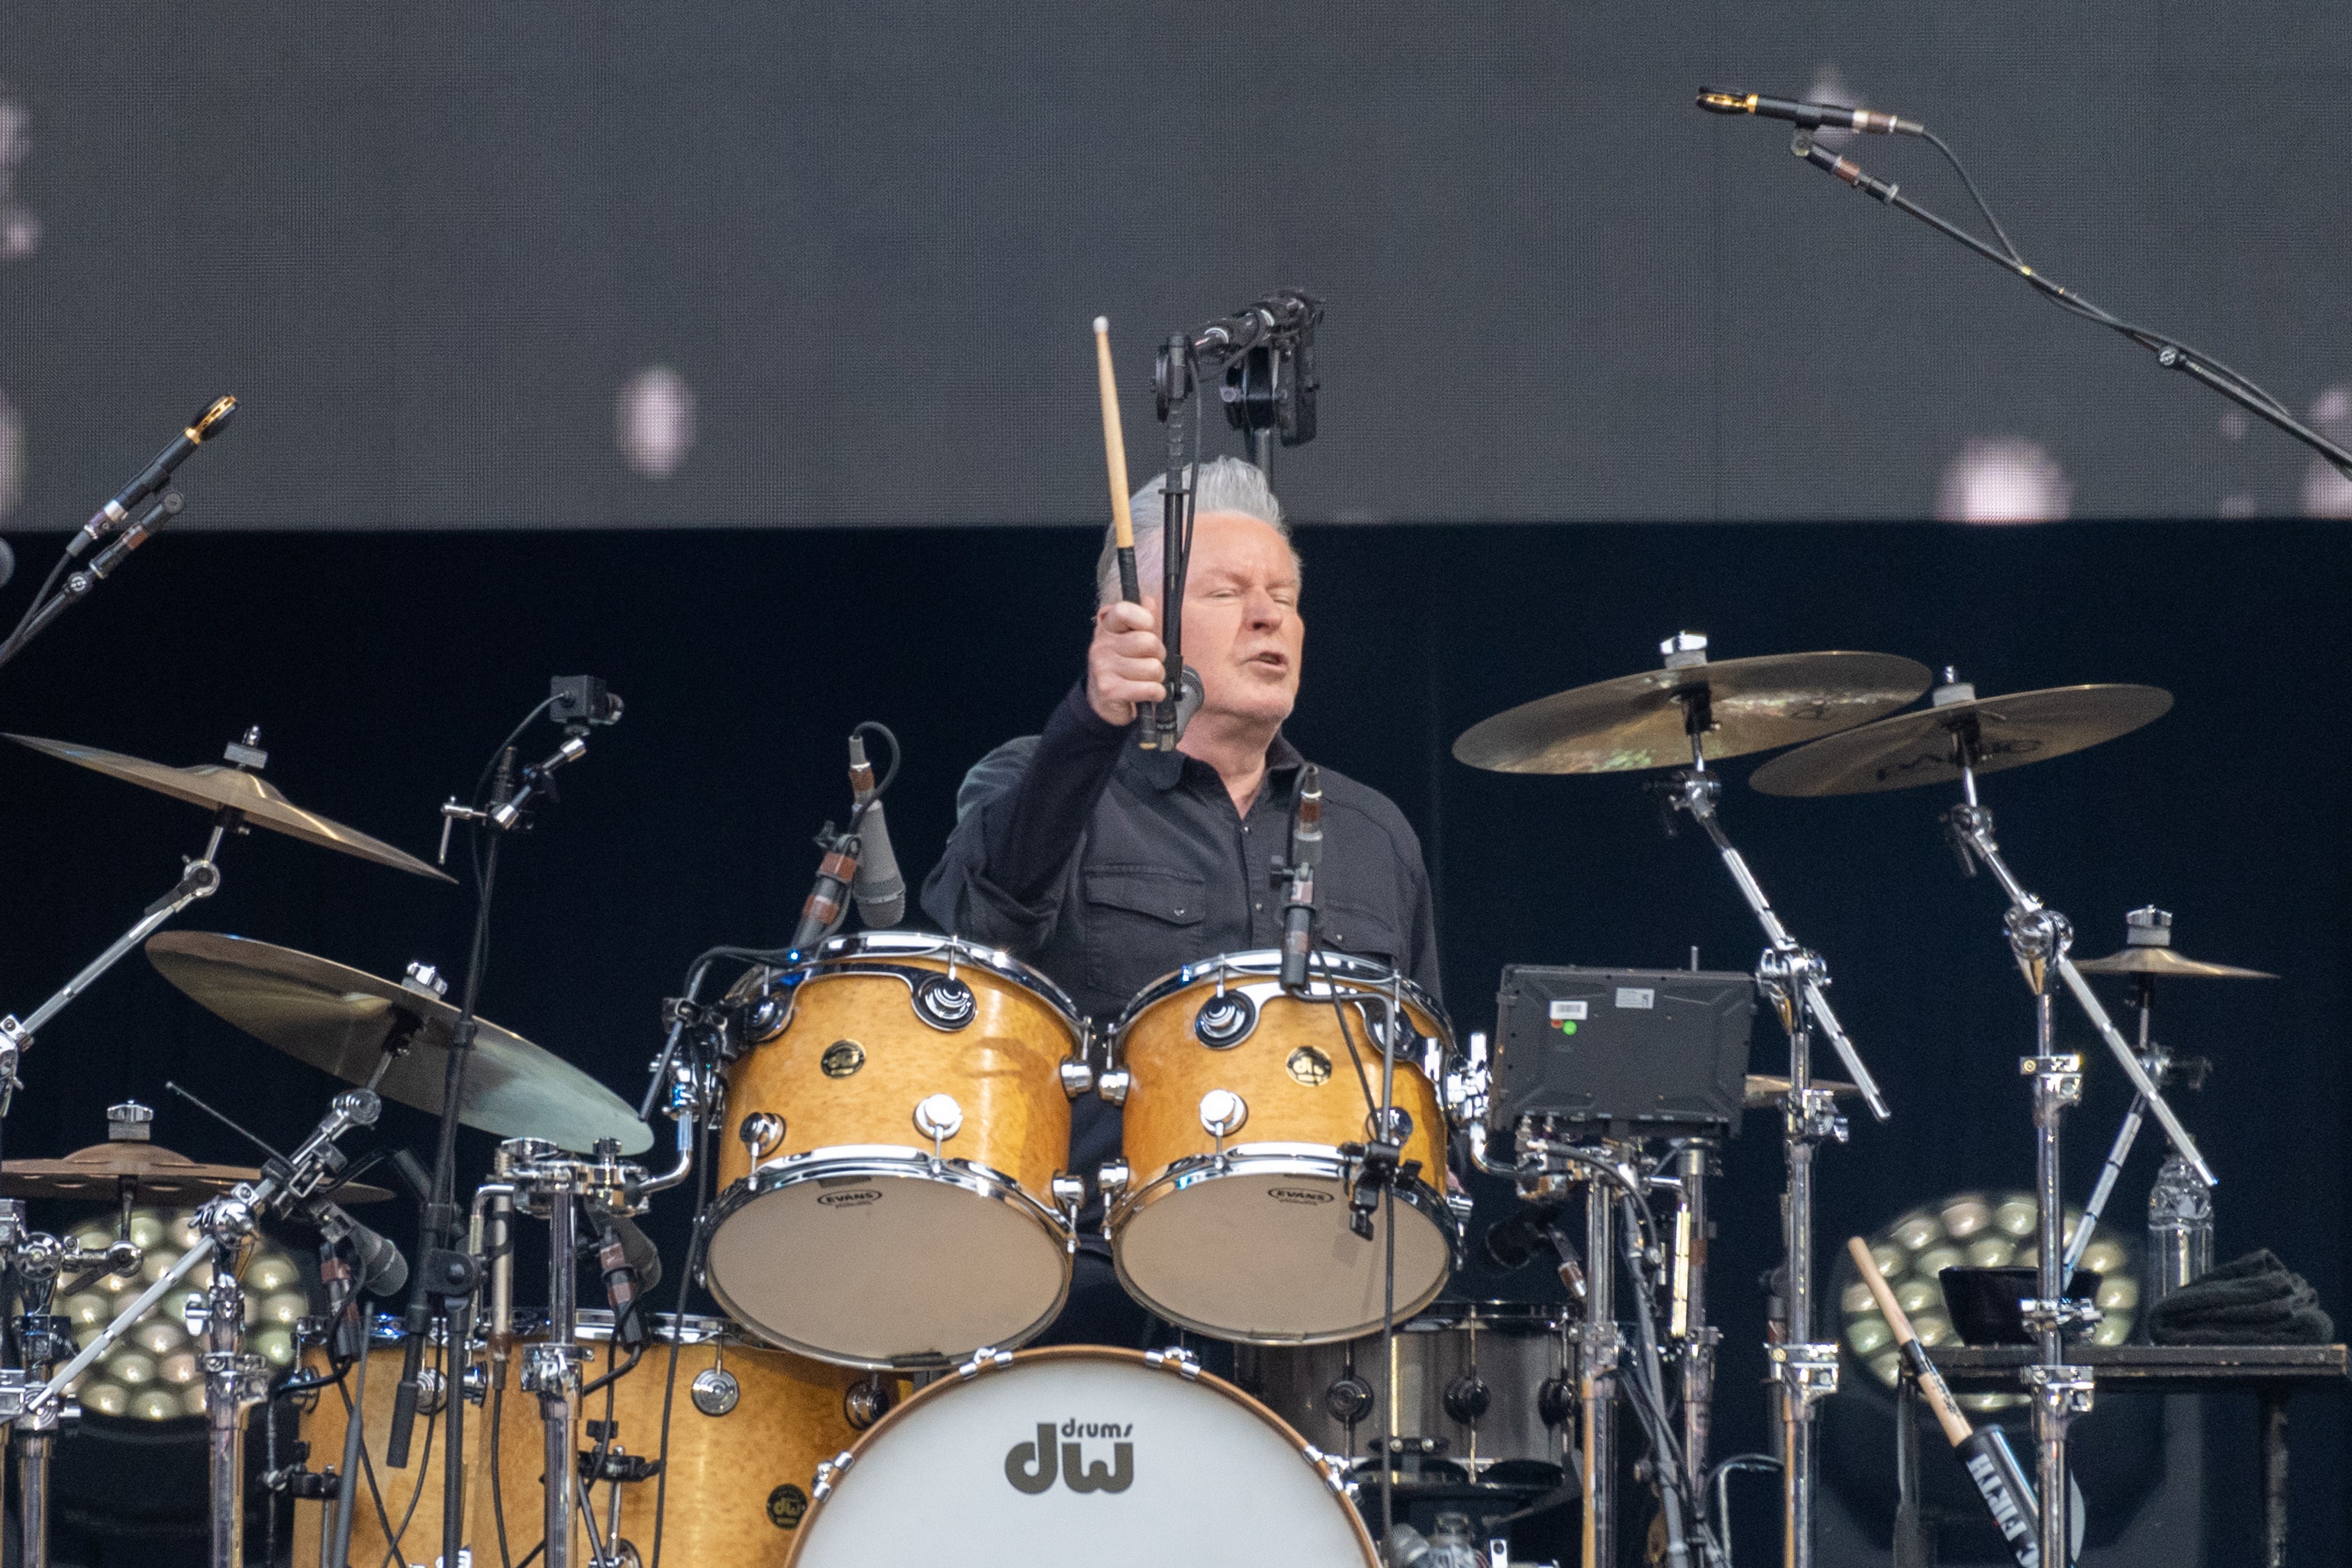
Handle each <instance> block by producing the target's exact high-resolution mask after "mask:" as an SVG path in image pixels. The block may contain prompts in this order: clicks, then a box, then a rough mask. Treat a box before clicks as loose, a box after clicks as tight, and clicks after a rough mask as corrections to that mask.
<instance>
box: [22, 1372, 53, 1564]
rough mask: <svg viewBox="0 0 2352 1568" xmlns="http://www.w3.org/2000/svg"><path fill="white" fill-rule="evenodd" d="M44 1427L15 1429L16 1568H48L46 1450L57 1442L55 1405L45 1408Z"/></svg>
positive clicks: (47, 1469)
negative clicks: (46, 1419)
mask: <svg viewBox="0 0 2352 1568" xmlns="http://www.w3.org/2000/svg"><path fill="white" fill-rule="evenodd" d="M44 1411H45V1414H46V1415H47V1416H48V1418H49V1419H48V1423H47V1426H42V1427H41V1428H39V1429H37V1430H36V1429H34V1428H33V1427H31V1426H18V1427H17V1428H16V1437H15V1442H16V1525H17V1536H16V1562H17V1563H18V1564H19V1568H49V1448H50V1446H51V1445H52V1444H53V1443H54V1442H55V1441H56V1440H57V1432H56V1414H57V1406H56V1405H47V1406H45V1407H44Z"/></svg>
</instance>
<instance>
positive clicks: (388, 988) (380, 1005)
mask: <svg viewBox="0 0 2352 1568" xmlns="http://www.w3.org/2000/svg"><path fill="white" fill-rule="evenodd" d="M147 958H148V961H149V962H150V963H153V964H154V966H155V967H156V969H157V970H159V971H160V972H161V973H163V978H164V979H166V980H168V981H170V982H171V983H172V984H174V985H176V986H178V987H179V988H180V989H181V990H183V991H184V992H186V993H187V994H189V995H190V996H192V997H194V999H195V1000H196V1002H197V1003H198V1004H199V1005H202V1006H204V1007H205V1009H206V1010H208V1011H210V1012H212V1013H215V1014H216V1015H218V1016H220V1017H222V1018H225V1019H226V1020H227V1021H228V1022H229V1023H231V1024H234V1025H236V1026H237V1027H238V1028H240V1029H242V1030H244V1031H245V1032H246V1033H247V1034H248V1035H251V1036H252V1037H254V1038H255V1039H257V1040H260V1041H262V1042H263V1043H264V1044H267V1045H270V1046H275V1047H277V1048H278V1049H279V1050H281V1051H284V1052H285V1053H286V1054H287V1055H288V1056H290V1057H295V1058H299V1059H301V1060H303V1061H306V1062H309V1063H310V1065H311V1066H312V1067H315V1068H323V1069H324V1070H326V1071H327V1072H330V1073H332V1074H334V1075H335V1076H336V1077H337V1078H340V1079H343V1080H344V1081H345V1082H346V1083H359V1084H364V1083H366V1082H368V1081H369V1080H370V1079H373V1078H374V1077H375V1072H376V1068H377V1064H378V1063H379V1062H381V1061H382V1060H383V1053H384V1047H385V1046H386V1045H387V1043H400V1042H402V1041H404V1050H403V1051H402V1053H401V1055H400V1056H399V1057H398V1058H397V1059H396V1060H394V1062H393V1063H392V1065H391V1066H390V1067H389V1068H385V1069H384V1073H383V1079H381V1080H380V1081H378V1082H377V1083H376V1086H375V1087H376V1091H377V1092H378V1093H380V1094H382V1095H383V1096H384V1098H386V1099H387V1100H399V1101H400V1102H401V1103H402V1104H404V1105H413V1106H415V1108H416V1109H417V1110H424V1111H431V1112H434V1113H436V1114H437V1113H438V1112H439V1111H440V1110H441V1100H442V1086H443V1083H444V1081H445V1079H444V1074H445V1073H446V1070H447V1064H448V1049H449V1035H450V1031H451V1029H452V1027H453V1026H455V1025H456V1024H457V1015H458V1009H457V1006H456V1005H453V1004H451V1003H448V1002H446V1001H444V1000H442V998H441V997H440V996H439V995H438V994H436V993H435V992H434V991H433V990H432V989H430V988H429V987H426V986H424V985H421V984H402V983H401V982H399V981H394V980H384V979H381V978H379V977H378V976H376V975H373V974H370V973H367V972H366V971H364V970H360V969H352V968H351V967H349V966H348V965H345V964H341V963H335V962H333V961H332V960H331V959H324V958H315V957H313V956H311V955H310V953H307V952H296V951H295V950H293V949H292V948H288V947H275V946H272V945H271V944H270V943H268V942H252V941H248V940H247V939H246V938H244V937H238V936H227V935H223V934H219V933H216V932H213V931H165V932H163V934H162V935H160V936H154V937H150V938H149V939H148V940H147ZM474 1022H475V1029H476V1034H475V1036H474V1055H473V1060H472V1061H471V1063H470V1064H469V1065H468V1066H467V1069H466V1094H465V1102H464V1104H463V1105H462V1106H461V1107H460V1108H459V1110H458V1115H457V1120H458V1121H462V1122H464V1123H465V1124H466V1125H467V1126H468V1127H478V1128H480V1129H481V1130H482V1131H485V1132H493V1133H496V1134H497V1135H498V1136H499V1137H501V1138H544V1139H547V1140H548V1141H549V1142H553V1143H557V1144H560V1145H562V1147H563V1148H566V1149H572V1150H579V1151H585V1150H588V1149H590V1148H592V1147H593V1145H594V1144H595V1142H596V1141H597V1140H598V1139H600V1138H614V1139H618V1140H619V1141H620V1144H621V1152H623V1153H625V1154H635V1153H638V1152H642V1151H644V1150H646V1149H648V1148H651V1147H652V1146H653V1141H654V1135H653V1132H652V1131H651V1130H650V1129H649V1128H647V1127H646V1124H645V1123H644V1122H642V1121H638V1120H637V1117H636V1113H635V1111H633V1110H630V1109H629V1107H628V1106H626V1105H625V1104H623V1103H622V1101H621V1099H620V1097H619V1096H617V1095H615V1094H614V1092H613V1091H612V1090H611V1089H606V1088H605V1087H604V1085H603V1084H601V1083H598V1082H597V1081H596V1080H595V1079H593V1078H590V1077H589V1076H588V1075H587V1074H586V1073H584V1072H582V1071H581V1070H580V1069H579V1068H575V1067H573V1066H572V1064H571V1063H569V1062H567V1061H565V1060H563V1059H562V1058H560V1057H558V1056H556V1055H554V1054H553V1053H552V1052H551V1051H547V1050H543V1049H541V1047H538V1046H534V1045H532V1044H531V1043H530V1041H529V1040H526V1039H524V1038H523V1037H521V1036H520V1035H517V1034H513V1033H511V1032H510V1031H509V1030H506V1029H502V1028H500V1027H499V1026H497V1025H496V1024H493V1023H491V1022H489V1021H488V1019H486V1018H479V1017H478V1018H476V1019H475V1021H474Z"/></svg>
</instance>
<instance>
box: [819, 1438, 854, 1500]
mask: <svg viewBox="0 0 2352 1568" xmlns="http://www.w3.org/2000/svg"><path fill="white" fill-rule="evenodd" d="M856 1462H857V1456H856V1454H854V1453H852V1452H851V1451H850V1450H848V1449H847V1448H844V1449H843V1450H842V1451H841V1452H840V1453H838V1454H835V1456H834V1457H833V1458H830V1459H819V1460H818V1461H817V1463H816V1484H815V1485H814V1486H812V1487H811V1488H809V1500H810V1501H812V1502H823V1501H824V1500H825V1499H826V1498H829V1497H831V1496H832V1495H833V1483H834V1482H835V1481H837V1480H839V1479H841V1478H842V1477H843V1476H845V1475H846V1474H848V1473H849V1467H850V1466H852V1465H854V1464H856Z"/></svg>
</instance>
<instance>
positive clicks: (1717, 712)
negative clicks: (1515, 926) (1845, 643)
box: [1454, 651, 1933, 773]
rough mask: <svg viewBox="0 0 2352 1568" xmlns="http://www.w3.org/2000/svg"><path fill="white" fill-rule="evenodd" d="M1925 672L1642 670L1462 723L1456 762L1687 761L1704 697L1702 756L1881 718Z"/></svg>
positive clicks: (1878, 666) (1855, 660)
mask: <svg viewBox="0 0 2352 1568" xmlns="http://www.w3.org/2000/svg"><path fill="white" fill-rule="evenodd" d="M1931 679H1933V677H1932V676H1931V675H1930V674H1929V673H1928V670H1927V666H1926V665H1923V664H1919V663H1916V661H1914V660H1911V659H1907V658H1897V657H1895V655H1892V654H1884V653H1846V652H1836V651H1832V652H1826V653H1790V654H1768V655H1764V656H1761V657H1759V658H1727V659H1722V660H1719V661H1716V662H1706V661H1705V660H1703V659H1702V660H1700V661H1698V662H1692V663H1687V664H1685V665H1683V666H1682V667H1681V668H1673V669H1651V670H1643V672H1642V673H1640V674H1638V675H1625V676H1620V677H1618V678H1617V679H1613V680H1602V681H1597V682H1595V683H1594V684H1592V685H1590V686H1579V687H1576V688H1574V689H1570V690H1567V691H1560V692H1555V693H1554V694H1553V695H1551V696H1549V697H1541V698H1538V699H1537V700H1535V701H1533V702H1528V703H1522V704H1521V705H1520V706H1518V707H1517V708H1513V709H1510V710H1507V711H1505V712H1502V713H1497V714H1496V715H1495V716H1494V717H1493V718H1491V719H1488V720H1486V721H1483V722H1480V723H1477V724H1474V725H1472V726H1471V727H1470V728H1469V729H1467V730H1465V731H1463V732H1462V734H1461V736H1460V737H1459V738H1458V739H1456V740H1455V741H1454V758H1455V760H1456V761H1459V762H1464V763H1468V764H1469V765H1470V766H1472V767H1474V768H1485V769H1487V770H1488V771H1489V772H1493V773H1631V772H1636V771H1639V770H1641V769H1643V768H1678V767H1688V766H1689V765H1690V761H1691V748H1690V739H1689V735H1688V732H1687V731H1685V728H1684V726H1685V713H1686V712H1687V710H1688V704H1689V703H1690V702H1691V701H1692V700H1693V699H1694V698H1695V697H1696V696H1697V695H1699V694H1700V693H1702V692H1703V693H1704V695H1705V699H1706V703H1707V706H1708V710H1709V712H1710V715H1711V717H1712V719H1713V723H1712V725H1711V727H1710V728H1709V729H1708V730H1707V731H1706V733H1705V735H1703V736H1702V737H1701V739H1700V744H1701V747H1702V750H1703V752H1704V753H1705V755H1706V758H1707V760H1708V761H1709V762H1713V761H1715V760H1716V759H1717V758H1719V757H1738V756H1744V755H1746V754H1747V753H1748V752H1769V751H1771V750H1772V749H1774V748H1775V747H1779V746H1793V745H1798V744H1800V743H1801V742H1807V741H1818V740H1819V739H1821V738H1822V736H1824V735H1829V734H1833V733H1835V732H1836V731H1840V730H1844V729H1848V728H1850V727H1852V726H1853V725H1856V724H1862V723H1865V722H1867V721H1870V720H1872V719H1875V718H1877V717H1878V716H1879V715H1880V714H1882V713H1890V712H1892V711H1894V710H1895V709H1897V708H1900V707H1902V706H1903V705H1904V704H1905V703H1906V702H1909V701H1911V700H1913V699H1914V698H1916V697H1917V696H1918V695H1919V694H1920V693H1921V692H1923V691H1925V690H1927V684H1928V682H1929V681H1930V680H1931Z"/></svg>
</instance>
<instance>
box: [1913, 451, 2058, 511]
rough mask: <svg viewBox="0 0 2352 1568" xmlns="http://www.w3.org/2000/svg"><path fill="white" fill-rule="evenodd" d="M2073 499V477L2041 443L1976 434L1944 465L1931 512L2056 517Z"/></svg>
mask: <svg viewBox="0 0 2352 1568" xmlns="http://www.w3.org/2000/svg"><path fill="white" fill-rule="evenodd" d="M2073 504H2074V481H2073V480H2071V479H2068V478H2067V477H2066V470H2065V469H2064V468H2061V467H2059V465H2058V459H2057V458H2053V457H2052V456H2051V455H2050V453H2049V450H2048V448H2046V447H2043V446H2042V444H2041V443H2040V442H2038V441H2029V440H2027V439H2025V438H2024V437H2021V436H1978V437H1971V438H1970V439H1969V444H1968V445H1967V446H1966V447H1962V448H1961V449H1960V455H1959V456H1958V457H1957V458H1953V459H1952V461H1951V464H1950V466H1949V467H1948V468H1945V470H1944V480H1943V483H1942V484H1941V485H1940V486H1939V487H1938V488H1937V491H1936V516H1937V520H1938V521H1943V522H2057V521H2062V520H2063V519H2064V518H2065V516H2066V513H2067V510H2068V508H2070V507H2071V506H2072V505H2073Z"/></svg>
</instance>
